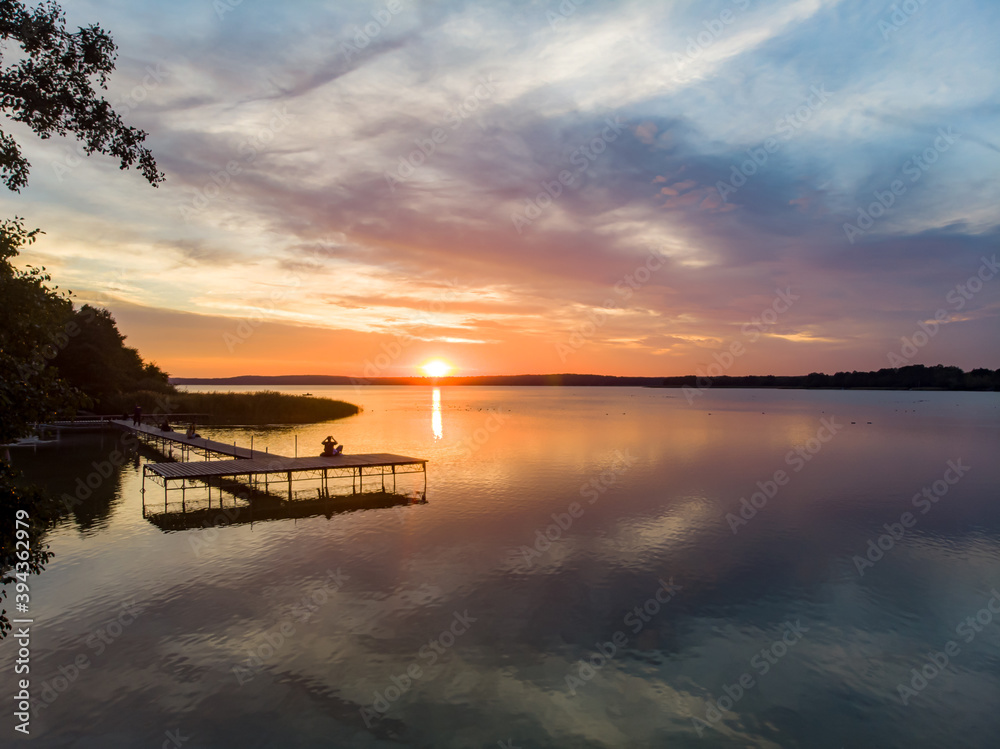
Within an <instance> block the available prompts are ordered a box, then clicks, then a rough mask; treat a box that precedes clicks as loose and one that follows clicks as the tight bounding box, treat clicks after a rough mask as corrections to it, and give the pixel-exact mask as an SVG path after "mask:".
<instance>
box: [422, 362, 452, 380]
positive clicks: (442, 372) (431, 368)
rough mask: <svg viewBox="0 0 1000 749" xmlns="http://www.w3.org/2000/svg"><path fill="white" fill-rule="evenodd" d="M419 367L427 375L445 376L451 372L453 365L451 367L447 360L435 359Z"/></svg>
mask: <svg viewBox="0 0 1000 749" xmlns="http://www.w3.org/2000/svg"><path fill="white" fill-rule="evenodd" d="M420 369H421V370H423V372H424V374H425V375H426V376H427V377H446V376H447V375H448V374H450V373H451V371H452V369H454V367H452V366H451V365H450V364H449V363H448V362H444V361H441V360H440V359H435V360H434V361H429V362H427V363H426V364H422V365H421V366H420Z"/></svg>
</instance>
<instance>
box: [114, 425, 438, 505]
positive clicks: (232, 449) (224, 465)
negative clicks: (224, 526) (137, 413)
mask: <svg viewBox="0 0 1000 749" xmlns="http://www.w3.org/2000/svg"><path fill="white" fill-rule="evenodd" d="M109 423H110V424H113V425H114V426H116V427H118V428H119V429H123V430H125V431H127V432H131V433H132V434H135V435H136V436H138V437H139V438H140V439H142V440H143V441H145V442H147V443H149V442H153V443H155V444H156V446H157V449H158V450H159V452H161V453H162V454H164V455H168V454H171V455H172V453H173V448H174V446H177V447H179V448H180V454H181V461H180V462H169V463H147V464H146V465H145V466H144V467H143V474H142V480H143V489H142V491H143V496H144V497H145V492H146V488H145V483H146V478H147V477H149V478H150V479H152V480H153V481H154V482H155V483H158V484H161V485H162V486H163V500H164V507H165V508H166V505H167V499H168V492H169V491H171V490H175V491H176V490H180V491H181V496H182V500H181V504H182V507H183V504H184V499H183V497H184V492H185V489H186V488H187V483H188V482H189V481H200V482H203V483H205V484H206V485H207V486H208V492H209V495H208V496H209V506H211V496H212V484H213V479H215V480H216V481H215V483H216V485H217V486H219V491H220V493H221V492H222V491H223V488H222V485H223V484H224V483H226V482H229V483H239V484H242V485H243V486H245V487H249V488H250V489H252V490H253V491H255V492H260V491H263V492H264V493H267V494H269V493H271V492H272V490H271V487H272V486H274V487H275V489H277V487H281V494H282V495H284V496H287V499H288V501H291V500H292V499H294V496H295V495H294V490H293V481H294V480H295V479H299V480H310V479H311V480H314V481H316V482H318V486H317V487H316V490H317V494H318V496H321V497H323V496H325V497H329V496H331V494H330V480H331V479H338V478H350V479H351V494H358V493H363V492H364V487H365V477H369V482H368V483H369V486H372V484H374V483H375V482H373V481H371V477H374V476H378V477H380V479H381V481H380V484H377V485H375V487H373V488H378V487H379V486H380V487H381V491H383V492H384V491H386V477H389V476H391V477H392V491H395V490H396V476H398V475H401V474H408V473H423V474H424V492H423V495H424V498H426V495H427V460H426V459H424V458H412V457H409V456H406V455H394V454H392V453H363V454H356V455H352V454H350V453H348V454H343V453H342V454H340V455H334V456H330V457H321V456H316V457H305V458H289V457H287V456H284V455H276V454H273V453H268V452H267V451H264V452H261V451H260V450H253V449H248V448H245V447H239V446H237V445H235V444H232V445H230V444H227V443H225V442H218V441H216V440H209V439H205V438H203V437H190V438H189V437H187V436H186V435H185V434H184V433H183V432H176V431H170V432H164V431H162V430H160V429H159V428H157V427H150V426H147V425H144V424H139V425H136V424H133V423H132V422H131V421H130V420H123V419H112V420H109ZM192 453H197V454H201V455H204V456H205V460H199V461H186V460H184V458H185V457H187V456H188V455H190V454H192ZM210 455H223V456H225V457H226V458H227V459H225V460H211V459H209V456H210ZM275 474H280V475H282V479H280V480H278V481H274V480H272V477H273V476H274V475H275ZM243 477H245V481H241V479H242V478H243ZM172 484H174V485H173V486H172ZM177 484H179V486H177ZM310 496H313V495H312V494H311V493H310ZM220 502H221V497H220Z"/></svg>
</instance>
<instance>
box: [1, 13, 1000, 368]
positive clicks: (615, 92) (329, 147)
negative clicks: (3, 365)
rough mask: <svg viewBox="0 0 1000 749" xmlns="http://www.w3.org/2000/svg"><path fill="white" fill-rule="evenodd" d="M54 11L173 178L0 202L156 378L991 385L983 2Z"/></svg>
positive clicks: (994, 207)
mask: <svg viewBox="0 0 1000 749" xmlns="http://www.w3.org/2000/svg"><path fill="white" fill-rule="evenodd" d="M64 7H65V8H66V10H67V15H68V21H69V24H70V25H72V26H78V25H84V24H88V23H92V22H97V23H100V24H101V25H102V26H104V28H105V29H107V30H108V31H109V32H110V33H111V35H112V36H113V37H114V38H115V40H116V42H117V43H118V45H119V63H118V69H117V71H116V72H115V74H114V75H113V76H112V79H111V84H110V88H109V92H108V94H107V98H108V100H109V101H111V102H112V103H113V104H115V105H116V108H117V109H118V111H119V112H121V113H122V114H123V115H124V117H125V119H126V121H127V122H129V123H130V124H133V125H136V126H138V127H141V128H143V129H144V130H146V131H148V132H149V138H148V141H147V144H148V145H149V147H150V148H151V149H152V150H153V152H154V154H155V155H156V157H157V159H158V163H159V166H160V168H161V169H162V170H163V171H164V172H165V173H166V177H167V181H166V183H165V184H164V185H162V186H161V187H160V188H158V189H153V188H151V187H149V186H148V185H147V184H146V183H145V182H144V181H143V180H142V178H141V177H140V175H139V174H137V173H135V172H120V171H119V170H118V168H117V164H116V162H115V161H114V160H113V159H111V158H107V157H101V156H95V157H90V158H87V159H80V158H78V157H77V156H76V155H75V154H74V152H73V148H74V147H75V145H76V144H75V142H73V141H69V140H65V139H60V138H56V139H53V140H51V141H47V142H41V141H39V140H37V139H36V138H34V137H33V136H31V135H30V134H28V133H26V132H25V131H24V130H23V128H18V127H17V126H15V125H14V124H12V123H9V122H5V123H4V125H3V127H4V128H5V129H6V130H7V132H10V133H12V134H13V135H15V137H17V138H18V139H19V141H20V142H21V143H22V145H23V147H24V151H25V154H26V155H27V157H28V158H29V160H30V161H31V163H32V171H31V176H30V183H29V186H28V188H27V189H25V190H23V191H22V192H21V193H20V194H19V195H17V194H13V193H9V194H5V195H4V196H3V203H4V204H3V212H4V215H6V216H12V215H20V216H23V217H25V219H26V221H27V223H28V224H29V225H31V226H39V227H41V228H42V229H43V230H44V231H45V232H46V234H45V236H44V237H43V238H42V239H41V240H40V241H39V242H38V243H37V244H36V245H35V246H34V247H33V248H32V249H31V251H30V252H27V253H25V254H24V256H23V258H22V259H23V261H24V262H27V263H32V264H44V265H45V266H47V268H48V269H49V271H50V272H52V274H53V275H54V278H55V280H56V282H58V284H59V285H60V286H61V287H63V288H69V289H72V290H73V291H74V292H75V294H76V295H77V297H78V300H79V301H81V302H93V303H99V304H101V305H103V306H106V307H108V308H109V309H111V311H112V312H113V313H114V315H115V317H116V318H117V319H118V321H119V324H120V327H121V329H122V331H123V332H124V333H125V334H127V335H128V342H129V343H130V344H131V345H133V346H136V347H138V348H139V349H140V351H141V352H142V354H143V355H144V357H146V358H147V359H152V360H155V361H156V362H157V363H158V364H159V365H160V366H162V367H163V368H164V369H166V370H167V371H169V372H170V373H171V374H174V375H177V376H228V375H240V374H338V375H353V376H362V375H368V376H373V375H385V376H395V375H413V374H419V370H418V367H419V366H420V365H422V364H425V363H426V362H428V361H429V360H431V359H441V360H444V361H445V362H448V363H451V364H452V365H453V366H454V367H455V371H456V373H457V374H469V375H472V374H516V373H543V372H592V373H601V374H620V375H677V374H687V373H693V372H695V371H697V370H698V369H704V368H706V367H708V365H710V364H712V363H713V362H717V361H719V359H720V358H722V359H725V358H726V357H725V356H724V355H723V354H722V352H724V351H730V350H731V348H732V347H733V346H734V344H740V345H742V349H740V350H742V351H743V353H742V354H739V355H737V356H735V357H733V358H732V361H731V363H729V364H728V365H727V368H726V369H725V372H726V373H727V374H767V373H774V374H805V373H808V372H811V371H829V372H832V371H836V370H842V369H862V370H868V369H878V368H880V367H885V366H890V360H889V354H890V353H891V352H895V353H901V352H902V355H903V356H904V357H905V358H906V359H907V360H908V361H913V362H916V363H924V364H935V363H938V362H941V363H946V364H957V365H959V366H962V367H964V368H966V369H970V368H973V367H978V366H988V367H991V368H997V367H1000V345H998V340H1000V339H998V334H1000V269H995V270H991V269H992V268H994V266H993V265H992V262H994V261H992V259H993V258H995V257H996V256H997V254H998V251H1000V248H998V241H997V240H998V237H1000V210H998V206H1000V181H998V175H1000V138H998V133H1000V85H998V73H997V71H998V70H1000V45H998V43H997V40H998V39H1000V3H996V2H992V1H987V0H981V1H979V2H973V1H971V0H948V1H946V0H923V1H921V0H907V2H903V3H900V4H899V5H896V4H894V3H892V2H878V1H875V0H872V1H869V0H841V1H839V2H838V1H837V0H785V1H782V2H768V1H766V0H702V1H701V2H696V1H694V0H691V1H678V2H670V1H669V0H665V1H662V2H653V1H652V0H650V1H649V2H597V1H596V0H592V1H591V2H580V3H579V4H574V3H573V2H571V0H565V2H561V3H560V2H559V1H558V0H551V1H550V2H545V1H544V0H525V1H524V2H480V3H472V2H458V1H453V0H438V1H436V2H419V3H418V2H412V1H407V0H398V1H397V0H391V1H390V2H383V1H382V0H376V1H375V2H371V3H367V2H287V3H273V2H264V1H263V0H243V2H238V0H216V1H215V2H214V3H213V2H209V1H208V0H200V1H199V2H171V3H162V2H157V3H154V2H151V1H150V0H145V1H143V2H137V1H136V0H129V1H128V2H125V0H119V1H116V2H108V1H107V0H102V2H96V0H95V1H93V2H82V1H72V2H66V3H64ZM879 201H881V203H880V202H879ZM884 204H888V206H889V207H888V208H883V207H882V206H883V205H884ZM859 209H861V210H862V211H863V212H862V213H861V214H859ZM845 224H849V226H847V227H845ZM984 259H985V260H984ZM977 274H979V277H978V278H979V279H983V280H978V279H977V280H974V281H973V282H972V284H971V286H969V285H966V284H967V283H968V282H969V280H970V279H975V278H976V276H977ZM994 276H995V277H994ZM959 285H963V286H962V289H959V288H958V287H959ZM939 310H943V311H944V312H943V313H942V314H939V315H938V320H939V321H940V322H935V323H934V324H928V322H927V321H933V320H934V319H935V315H936V314H937V313H938V311H939ZM762 316H763V318H762ZM755 321H761V322H760V324H759V325H758V324H756V322H755ZM921 323H923V326H924V328H926V329H929V330H930V331H932V332H933V335H927V334H924V333H923V331H922V330H921ZM915 333H916V334H918V336H917V343H918V344H919V343H923V342H925V341H926V345H923V346H920V345H918V346H915V347H913V348H911V349H909V353H907V352H906V351H904V348H906V346H907V345H908V344H905V343H904V341H903V338H904V337H906V338H908V339H909V338H912V337H913V336H914V334H915Z"/></svg>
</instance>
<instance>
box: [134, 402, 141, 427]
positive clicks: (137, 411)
mask: <svg viewBox="0 0 1000 749" xmlns="http://www.w3.org/2000/svg"><path fill="white" fill-rule="evenodd" d="M132 423H133V424H134V425H135V426H139V424H141V423H142V406H139V405H137V406H136V407H135V408H133V409H132Z"/></svg>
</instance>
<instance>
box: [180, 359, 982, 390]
mask: <svg viewBox="0 0 1000 749" xmlns="http://www.w3.org/2000/svg"><path fill="white" fill-rule="evenodd" d="M170 382H171V384H173V385H213V386H219V387H232V386H234V385H236V386H239V385H264V386H275V385H285V386H294V387H315V386H320V385H351V386H366V387H371V386H386V385H396V386H398V385H417V386H424V387H427V386H429V385H435V386H493V387H511V386H514V387H560V386H562V387H650V388H675V389H676V388H681V389H683V388H695V389H699V390H707V389H709V388H720V389H735V388H740V389H769V390H941V391H996V390H998V389H1000V369H998V370H996V371H993V370H990V369H974V370H971V371H970V372H963V371H962V370H961V369H959V368H958V367H945V366H943V365H936V366H933V367H926V366H923V365H910V366H907V367H902V368H900V369H880V370H878V371H877V372H856V371H855V372H837V373H836V374H833V375H828V374H822V373H819V372H814V373H812V374H808V375H791V376H787V375H745V376H730V375H721V376H717V377H705V376H699V375H684V376H680V377H620V376H614V375H594V374H527V375H524V374H522V375H479V376H473V377H454V376H453V377H438V378H433V377H371V378H361V377H344V376H339V375H241V376H238V377H172V378H171V379H170Z"/></svg>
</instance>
